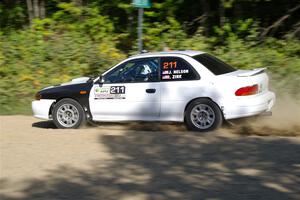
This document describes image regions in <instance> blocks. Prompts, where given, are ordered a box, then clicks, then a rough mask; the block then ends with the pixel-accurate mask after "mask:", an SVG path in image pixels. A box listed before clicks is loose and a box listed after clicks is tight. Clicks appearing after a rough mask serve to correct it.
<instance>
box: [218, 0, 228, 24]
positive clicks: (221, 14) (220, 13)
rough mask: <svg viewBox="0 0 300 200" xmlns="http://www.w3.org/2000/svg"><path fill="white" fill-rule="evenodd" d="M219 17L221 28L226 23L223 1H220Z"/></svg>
mask: <svg viewBox="0 0 300 200" xmlns="http://www.w3.org/2000/svg"><path fill="white" fill-rule="evenodd" d="M219 16H220V27H223V26H224V24H225V21H226V18H225V8H224V4H223V1H220V4H219Z"/></svg>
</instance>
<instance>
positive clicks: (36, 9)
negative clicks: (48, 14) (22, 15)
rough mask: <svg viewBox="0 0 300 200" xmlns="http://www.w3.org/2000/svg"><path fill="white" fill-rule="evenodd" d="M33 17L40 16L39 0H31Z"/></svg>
mask: <svg viewBox="0 0 300 200" xmlns="http://www.w3.org/2000/svg"><path fill="white" fill-rule="evenodd" d="M33 14H34V18H40V9H39V0H33Z"/></svg>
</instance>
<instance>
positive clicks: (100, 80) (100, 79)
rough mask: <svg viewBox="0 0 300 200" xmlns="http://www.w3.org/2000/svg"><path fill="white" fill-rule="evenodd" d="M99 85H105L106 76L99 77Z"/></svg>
mask: <svg viewBox="0 0 300 200" xmlns="http://www.w3.org/2000/svg"><path fill="white" fill-rule="evenodd" d="M99 83H100V84H103V83H104V76H103V75H102V74H101V75H100V76H99Z"/></svg>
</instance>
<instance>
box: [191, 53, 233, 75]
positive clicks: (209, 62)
mask: <svg viewBox="0 0 300 200" xmlns="http://www.w3.org/2000/svg"><path fill="white" fill-rule="evenodd" d="M193 58H194V59H195V60H197V61H198V62H199V63H201V64H202V65H204V66H205V67H206V68H207V69H209V70H210V71H211V72H212V73H214V74H215V75H221V74H226V73H230V72H233V71H236V69H234V68H233V67H231V66H230V65H228V64H226V63H224V62H223V61H221V60H220V59H218V58H216V57H214V56H211V55H209V54H206V53H205V54H199V55H196V56H193Z"/></svg>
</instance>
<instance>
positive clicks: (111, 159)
mask: <svg viewBox="0 0 300 200" xmlns="http://www.w3.org/2000/svg"><path fill="white" fill-rule="evenodd" d="M0 121H1V127H0V150H1V152H0V153H1V155H0V156H1V160H0V162H1V163H0V199H1V200H19V199H20V200H21V199H28V200H29V199H30V200H36V199H41V200H42V199H43V200H50V199H103V200H110V199H118V200H119V199H120V200H128V199H130V200H131V199H133V200H135V199H141V200H143V199H153V200H156V199H158V200H160V199H168V200H169V199H180V200H182V199H214V200H217V199H230V200H232V199H239V200H241V199H255V200H257V199H264V200H265V199H272V200H275V199H280V200H282V199H300V137H299V136H298V137H278V136H277V137H274V136H268V137H259V136H241V135H237V134H231V133H228V130H226V129H221V130H219V131H217V132H215V133H213V134H199V133H191V132H186V131H183V129H184V128H183V127H181V126H176V128H174V127H172V126H170V125H164V128H163V130H162V131H161V130H160V131H158V130H156V129H157V128H155V124H150V125H145V124H137V125H135V126H131V125H127V126H124V125H117V124H106V125H102V126H98V127H88V128H84V129H80V130H58V129H54V128H53V125H52V124H51V123H49V122H41V121H40V120H37V119H34V118H32V117H30V116H0ZM143 125H145V126H143ZM141 127H143V128H141ZM147 129H150V130H151V131H146V130H147ZM159 129H160V128H159ZM240 131H245V130H240Z"/></svg>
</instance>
